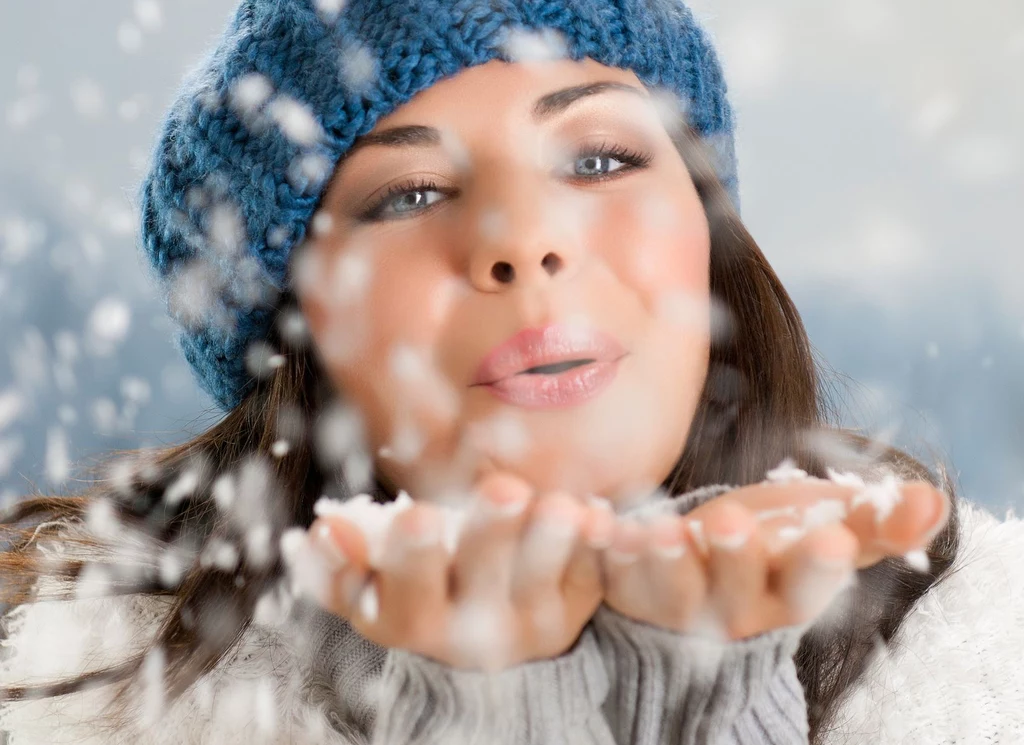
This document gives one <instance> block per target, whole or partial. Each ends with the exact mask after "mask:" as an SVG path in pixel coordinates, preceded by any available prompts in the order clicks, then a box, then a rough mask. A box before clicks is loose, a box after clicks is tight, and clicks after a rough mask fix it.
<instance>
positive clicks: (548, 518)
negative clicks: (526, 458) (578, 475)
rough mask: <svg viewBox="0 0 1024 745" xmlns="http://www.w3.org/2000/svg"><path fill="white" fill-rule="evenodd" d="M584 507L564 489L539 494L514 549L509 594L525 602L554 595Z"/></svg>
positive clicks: (573, 547) (568, 556) (584, 512)
mask: <svg viewBox="0 0 1024 745" xmlns="http://www.w3.org/2000/svg"><path fill="white" fill-rule="evenodd" d="M585 515H586V510H585V508H584V507H583V505H582V503H581V502H580V501H579V500H577V499H575V498H573V497H572V496H571V495H569V494H568V493H566V492H562V491H553V492H548V493H547V494H544V495H542V496H541V497H540V498H539V499H538V500H537V503H536V504H535V505H534V506H533V509H532V510H531V511H530V515H529V523H528V525H527V526H526V528H525V529H524V531H523V536H522V540H521V541H520V543H519V546H518V549H517V551H516V555H515V560H514V566H513V570H512V571H513V574H512V584H511V589H512V597H513V598H514V599H515V600H516V602H520V603H524V604H527V605H530V604H532V602H533V601H535V600H537V599H541V598H543V599H550V598H557V597H558V596H560V594H561V586H562V583H563V578H564V577H565V574H566V570H567V568H568V565H569V560H570V558H571V557H572V556H573V552H574V550H575V548H576V544H577V539H578V537H579V535H580V530H581V527H582V524H583V520H584V517H585Z"/></svg>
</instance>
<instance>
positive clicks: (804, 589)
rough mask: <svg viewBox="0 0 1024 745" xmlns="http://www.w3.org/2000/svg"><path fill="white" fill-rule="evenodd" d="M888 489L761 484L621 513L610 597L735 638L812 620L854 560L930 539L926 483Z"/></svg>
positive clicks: (670, 621)
mask: <svg viewBox="0 0 1024 745" xmlns="http://www.w3.org/2000/svg"><path fill="white" fill-rule="evenodd" d="M893 489H896V490H898V491H894V492H891V493H892V494H896V495H898V497H899V498H898V499H896V500H890V499H888V498H887V496H886V493H885V492H883V491H877V490H876V491H875V492H873V493H871V492H869V493H868V494H869V497H870V496H871V495H872V494H873V495H874V497H875V498H874V499H872V498H865V492H864V490H863V489H858V488H856V487H854V486H845V485H841V484H838V483H833V482H831V481H825V480H820V479H817V480H807V481H798V482H791V483H770V482H767V483H761V484H756V485H753V486H748V487H744V488H741V489H737V490H734V491H731V492H729V493H727V494H725V495H722V496H720V497H717V498H714V499H711V500H709V501H708V502H706V503H705V504H703V505H701V506H700V507H699V508H697V509H695V510H693V511H692V512H690V513H689V514H687V515H686V516H678V515H664V516H660V517H657V518H655V519H653V520H651V521H647V522H643V523H641V522H638V521H635V520H628V519H627V520H621V521H619V522H618V524H617V527H616V532H615V536H614V538H613V543H612V546H611V548H610V549H609V550H608V551H607V552H605V554H604V567H605V571H606V579H607V583H608V584H607V587H606V595H605V602H606V603H607V604H608V605H609V606H610V607H611V608H612V609H614V610H616V611H618V612H619V613H621V614H623V615H625V616H628V617H630V618H633V619H635V620H638V621H642V622H645V623H648V624H650V625H653V626H657V627H661V628H665V629H669V630H674V631H679V632H697V633H707V634H709V635H713V636H717V637H719V638H724V639H742V638H746V637H750V636H754V635H757V634H760V633H764V632H767V631H770V630H772V629H776V628H781V627H784V626H794V625H800V624H804V623H809V622H812V621H814V620H815V619H817V618H818V617H819V616H820V615H821V614H822V613H823V612H824V611H825V610H826V609H827V608H828V607H829V605H830V604H831V601H832V600H833V599H834V598H835V596H836V595H837V594H838V593H839V592H840V591H841V590H842V589H844V588H845V587H847V586H848V585H849V583H850V581H851V579H852V575H853V572H854V570H855V569H857V568H863V567H867V566H870V565H872V564H875V563H877V562H878V561H880V560H882V559H883V558H885V557H887V556H903V555H907V554H910V553H911V552H917V551H920V550H921V549H924V548H926V547H927V545H928V543H929V542H930V541H931V539H932V538H933V537H934V536H935V535H936V534H937V533H938V532H939V530H941V528H942V527H943V525H945V523H946V520H947V519H948V515H949V501H948V498H947V497H946V495H944V494H943V493H942V492H940V491H938V490H937V489H935V488H934V487H932V486H931V485H930V484H927V483H924V482H912V483H906V484H903V485H902V486H893Z"/></svg>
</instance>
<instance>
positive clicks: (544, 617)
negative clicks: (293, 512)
mask: <svg viewBox="0 0 1024 745" xmlns="http://www.w3.org/2000/svg"><path fill="white" fill-rule="evenodd" d="M475 491H476V492H477V495H478V499H477V501H476V502H474V504H473V505H472V507H471V508H470V512H469V515H468V518H467V520H466V524H465V525H464V527H463V529H462V532H461V535H460V538H459V542H458V546H457V548H456V550H455V552H454V553H451V552H450V551H449V550H448V549H447V548H446V547H445V545H444V543H443V541H442V533H443V525H442V524H443V516H442V513H441V510H440V509H438V508H437V507H435V506H432V505H431V504H429V503H416V504H415V505H413V506H412V507H410V508H409V509H407V510H405V511H403V512H401V513H400V514H399V515H398V516H396V517H395V519H394V522H393V523H392V525H391V527H390V529H389V532H388V535H387V538H386V541H385V548H384V551H383V555H382V558H381V560H380V561H379V562H378V564H377V566H371V565H370V562H369V559H368V551H367V546H366V542H365V540H364V538H363V536H362V533H361V532H360V531H359V529H358V528H357V527H356V526H355V525H353V524H352V523H351V522H349V521H347V520H345V519H343V518H340V517H324V518H321V519H319V520H317V521H316V522H315V523H314V524H313V526H312V527H311V528H310V535H311V536H312V540H313V543H314V545H317V546H318V547H319V549H320V551H321V553H322V554H323V555H324V556H325V557H327V558H328V560H329V561H330V562H331V569H330V572H329V575H328V577H327V581H326V582H324V583H323V588H324V592H322V593H321V597H320V600H321V603H322V604H323V605H324V607H325V608H327V610H329V611H331V612H333V613H336V614H337V615H340V616H342V617H344V618H346V619H348V620H349V622H350V623H351V624H352V626H353V627H354V628H355V629H356V630H357V631H359V632H360V634H362V635H363V636H364V637H366V638H367V639H369V640H371V641H373V642H376V643H378V644H381V645H383V646H386V647H393V648H400V649H406V650H409V651H412V652H416V653H418V654H421V655H423V656H426V657H430V658H432V659H434V660H437V661H439V662H443V663H446V664H448V665H451V666H454V667H459V668H469V669H486V670H498V669H501V668H504V667H508V666H511V665H514V664H518V663H521V662H527V661H530V660H535V659H543V658H550V657H556V656H558V655H560V654H562V653H564V652H565V651H567V650H568V649H569V648H570V647H571V646H572V645H573V644H574V643H575V641H576V639H577V638H578V637H579V634H580V632H581V631H582V629H583V627H584V626H585V625H586V623H587V622H588V621H589V620H590V618H591V616H592V615H593V614H594V611H595V610H596V609H597V607H598V605H599V604H600V602H601V597H602V585H601V568H600V556H599V553H598V550H597V548H596V547H599V546H600V545H602V544H605V545H606V544H607V543H608V541H610V538H611V535H612V533H613V531H614V518H613V516H612V515H611V514H610V513H609V512H606V511H604V510H601V509H598V508H596V507H592V506H588V505H587V504H585V503H584V502H582V501H581V500H579V499H577V498H575V497H572V496H570V495H569V494H566V493H563V492H549V493H545V494H541V495H537V494H535V493H534V491H533V489H532V488H531V487H530V486H529V485H528V484H527V483H526V482H525V481H523V480H521V479H520V478H518V477H515V476H512V475H510V474H507V473H494V474H490V475H489V476H487V477H484V478H483V479H482V480H481V481H480V483H478V484H477V485H476V487H475Z"/></svg>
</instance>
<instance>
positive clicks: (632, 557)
mask: <svg viewBox="0 0 1024 745" xmlns="http://www.w3.org/2000/svg"><path fill="white" fill-rule="evenodd" d="M605 556H607V557H608V561H610V562H612V563H613V564H619V565H620V566H626V565H627V564H632V563H633V562H635V561H636V560H637V559H639V558H640V555H639V554H635V553H633V552H632V551H623V550H621V549H617V548H610V549H608V550H607V551H606V552H605Z"/></svg>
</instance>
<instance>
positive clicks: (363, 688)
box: [310, 487, 808, 745]
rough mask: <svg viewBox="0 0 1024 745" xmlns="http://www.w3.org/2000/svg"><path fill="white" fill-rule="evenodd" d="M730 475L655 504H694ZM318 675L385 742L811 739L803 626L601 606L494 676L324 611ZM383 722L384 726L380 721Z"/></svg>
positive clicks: (358, 725) (339, 706) (631, 744)
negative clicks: (544, 651) (735, 633)
mask: <svg viewBox="0 0 1024 745" xmlns="http://www.w3.org/2000/svg"><path fill="white" fill-rule="evenodd" d="M727 490H728V487H709V488H706V489H701V490H698V491H695V492H691V493H689V494H686V495H683V496H682V497H679V498H676V499H674V500H671V501H668V500H667V501H665V502H664V503H662V504H660V505H658V506H656V509H664V510H671V509H673V508H674V509H676V510H677V511H679V512H681V513H684V512H688V511H689V510H690V509H693V508H694V507H695V506H697V505H698V504H700V503H702V502H704V501H706V500H707V499H710V498H711V497H713V496H716V495H718V494H721V493H723V492H724V491H727ZM312 629H313V631H312V638H311V639H310V642H311V643H312V646H311V648H312V649H315V650H317V651H318V653H317V655H316V659H317V664H316V665H315V667H314V673H313V674H314V678H316V679H317V682H318V685H319V686H320V687H321V690H328V691H331V692H333V694H334V695H333V696H332V697H331V703H330V706H329V708H330V710H331V711H330V717H331V719H332V722H333V723H334V724H335V726H336V727H337V728H338V729H341V730H342V731H346V732H349V733H351V734H357V733H358V734H361V735H362V736H363V737H366V738H367V739H370V740H371V741H372V742H373V743H375V744H377V743H379V744H381V745H398V744H399V743H402V744H403V745H404V744H417V745H418V744H419V743H438V742H442V743H454V744H458V745H462V744H463V743H510V744H514V745H556V744H559V743H565V744H567V745H568V744H570V743H571V744H572V745H614V743H620V744H622V745H667V744H669V743H671V744H672V745H689V744H691V743H692V744H693V745H706V744H710V743H734V744H737V745H738V744H740V743H742V744H743V745H753V744H754V743H770V744H772V745H783V744H785V745H790V744H792V743H807V741H808V734H807V730H808V728H807V711H806V705H805V702H804V696H803V689H802V688H801V686H800V682H799V681H798V680H797V675H796V666H795V664H794V662H793V654H794V653H795V651H796V648H797V645H798V643H799V641H800V636H801V634H802V631H803V629H802V628H798V627H791V628H784V629H779V630H776V631H773V632H771V633H768V634H763V635H761V636H757V637H754V638H752V639H747V640H743V641H736V642H730V643H718V642H714V641H712V640H709V639H706V638H698V637H695V636H687V635H681V634H677V633H674V632H669V631H663V630H660V629H656V628H653V627H651V626H648V625H646V624H641V623H639V622H634V621H632V620H631V619H628V618H626V617H624V616H622V615H620V614H618V613H616V612H615V611H612V610H611V609H609V608H607V607H602V608H601V609H599V611H598V612H597V614H595V616H594V618H593V619H592V621H591V622H590V623H589V624H588V625H587V626H586V627H585V629H584V631H583V633H582V635H581V637H580V639H579V640H578V641H577V643H576V644H575V645H574V647H573V648H572V649H571V650H569V651H568V652H567V653H566V654H564V655H563V656H561V657H559V658H557V659H552V660H544V661H539V662H531V663H527V664H524V665H520V666H518V667H514V668H511V669H509V670H506V671H503V672H501V673H499V674H497V675H487V674H484V673H475V672H467V671H459V670H454V669H452V668H449V667H447V666H445V665H442V664H439V663H437V662H434V661H432V660H429V659H426V658H423V657H420V656H418V655H415V654H411V653H408V652H403V651H398V650H390V651H389V650H386V649H384V648H382V647H379V646H377V645H375V644H372V643H371V642H368V641H366V640H365V639H363V638H362V637H360V636H359V635H358V634H357V633H355V632H354V631H353V630H352V629H351V627H350V626H349V625H348V624H347V623H346V622H345V621H344V620H342V619H340V618H338V617H336V616H333V615H331V614H329V613H325V612H315V614H314V617H313V623H312ZM371 733H372V734H371Z"/></svg>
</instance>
